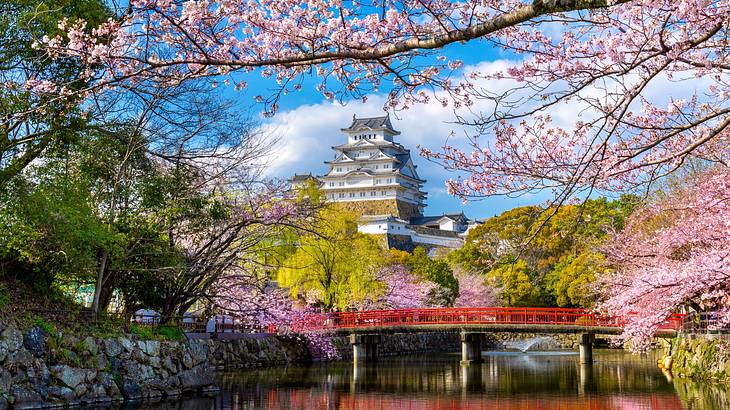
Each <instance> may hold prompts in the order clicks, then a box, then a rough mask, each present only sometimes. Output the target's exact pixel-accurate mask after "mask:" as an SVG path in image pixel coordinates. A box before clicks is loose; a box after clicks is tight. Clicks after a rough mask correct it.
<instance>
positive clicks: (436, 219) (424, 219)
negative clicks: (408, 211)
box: [410, 212, 468, 225]
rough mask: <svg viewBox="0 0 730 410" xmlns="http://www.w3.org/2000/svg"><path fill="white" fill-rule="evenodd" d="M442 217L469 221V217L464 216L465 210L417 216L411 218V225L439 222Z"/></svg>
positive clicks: (464, 221) (457, 220)
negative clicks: (454, 212)
mask: <svg viewBox="0 0 730 410" xmlns="http://www.w3.org/2000/svg"><path fill="white" fill-rule="evenodd" d="M442 219H451V220H452V221H454V222H457V223H467V221H468V219H467V218H466V216H464V213H463V212H460V213H458V214H443V215H433V216H421V217H417V218H411V221H410V222H411V225H428V224H430V223H435V222H439V221H441V220H442Z"/></svg>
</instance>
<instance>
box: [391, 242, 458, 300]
mask: <svg viewBox="0 0 730 410" xmlns="http://www.w3.org/2000/svg"><path fill="white" fill-rule="evenodd" d="M395 256H396V257H397V258H403V259H405V264H406V265H407V266H408V267H409V268H410V270H411V272H412V273H413V274H414V275H416V276H417V277H419V278H421V279H422V280H425V281H429V282H433V283H434V284H436V285H437V287H435V288H434V289H433V290H432V291H431V295H430V299H431V300H430V304H432V305H437V306H452V305H453V304H454V300H455V299H456V297H457V296H458V295H459V281H458V280H456V278H455V277H454V274H453V272H452V271H451V267H450V266H449V264H448V262H446V261H445V260H442V259H432V258H430V257H429V256H428V253H427V252H426V249H425V248H423V247H421V246H418V247H416V248H415V249H414V250H413V253H412V254H410V255H409V254H407V253H406V254H405V257H404V255H402V254H398V253H397V252H396V253H395Z"/></svg>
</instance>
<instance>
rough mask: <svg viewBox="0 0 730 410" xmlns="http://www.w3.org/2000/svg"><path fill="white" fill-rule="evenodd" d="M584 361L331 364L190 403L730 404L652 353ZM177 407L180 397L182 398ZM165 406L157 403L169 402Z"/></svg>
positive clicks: (264, 377)
mask: <svg viewBox="0 0 730 410" xmlns="http://www.w3.org/2000/svg"><path fill="white" fill-rule="evenodd" d="M595 353H596V356H595V358H596V362H595V363H594V364H593V365H592V366H591V365H580V364H578V357H577V355H576V354H573V353H571V352H567V353H558V352H551V353H550V354H545V353H542V354H541V353H528V354H522V353H505V352H494V353H485V355H484V363H482V364H478V365H473V364H472V365H461V364H460V363H459V356H457V355H429V356H419V357H404V358H396V359H382V360H381V361H380V362H378V363H376V364H368V365H360V366H357V367H354V366H353V365H352V363H346V362H343V363H330V364H322V365H313V366H309V367H288V368H283V367H282V368H275V369H266V370H260V371H246V372H236V373H224V374H221V375H220V383H221V387H222V391H221V392H220V393H219V394H218V395H217V396H216V397H215V398H214V399H210V400H201V399H199V400H195V401H187V402H184V403H183V404H182V407H175V408H183V409H189V410H198V409H201V410H202V409H250V410H278V409H282V410H283V409H301V410H305V409H306V410H310V409H327V410H330V409H332V410H334V409H342V410H347V409H352V410H355V409H357V410H361V409H362V410H366V409H382V410H407V409H424V410H432V409H433V410H436V409H501V410H505V409H531V410H532V409H542V410H553V409H555V410H557V409H560V410H566V409H568V410H584V409H591V410H602V409H611V410H629V409H631V410H635V409H636V410H639V409H652V410H674V409H692V410H694V409H697V410H715V409H718V410H719V409H728V408H730V400H728V397H730V396H729V395H728V389H727V386H724V387H718V386H712V385H708V384H701V383H688V382H686V381H683V380H681V379H674V381H671V380H668V379H667V377H665V375H663V374H662V373H661V371H659V369H657V368H656V365H655V363H656V362H655V358H654V357H653V356H645V357H640V356H634V355H630V354H628V353H625V352H621V351H596V352H595ZM178 405H180V404H178ZM166 406H167V405H166V404H158V405H156V406H151V407H154V408H160V409H163V408H166Z"/></svg>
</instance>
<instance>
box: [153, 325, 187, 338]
mask: <svg viewBox="0 0 730 410" xmlns="http://www.w3.org/2000/svg"><path fill="white" fill-rule="evenodd" d="M157 336H158V337H159V338H160V339H162V340H174V341H181V340H185V333H184V332H183V331H182V329H180V328H179V327H175V326H160V327H158V328H157Z"/></svg>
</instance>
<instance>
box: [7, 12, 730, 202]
mask: <svg viewBox="0 0 730 410" xmlns="http://www.w3.org/2000/svg"><path fill="white" fill-rule="evenodd" d="M729 11H730V1H728V0H533V1H520V0H508V1H505V0H468V1H463V2H452V1H446V0H390V1H385V2H380V1H378V2H375V1H373V2H370V1H365V0H363V1H352V2H343V1H342V0H327V1H319V0H318V1H313V0H286V1H281V0H276V1H274V0H257V1H253V0H248V1H244V0H235V1H221V0H210V1H205V2H198V1H173V0H135V1H131V2H130V3H129V6H128V7H127V8H126V9H124V11H123V13H121V15H120V16H118V17H117V18H114V19H110V20H108V21H107V22H106V23H104V24H101V25H100V26H98V27H95V28H93V29H92V28H90V27H86V23H85V22H84V21H81V20H76V21H67V20H63V21H61V22H59V26H60V27H61V28H62V29H63V30H64V31H65V33H66V34H65V35H64V36H58V37H54V38H43V39H38V43H37V46H38V47H45V48H46V49H47V50H48V51H49V53H50V55H51V56H54V57H58V56H66V57H67V56H73V57H76V58H78V59H79V60H80V61H82V62H83V63H84V64H86V66H87V67H88V70H87V72H86V75H87V76H88V77H89V78H92V79H93V81H91V83H92V86H90V87H89V88H87V89H86V90H80V91H74V92H75V93H79V92H87V91H90V90H92V89H95V88H99V87H105V86H109V85H116V86H124V87H134V85H135V84H141V83H153V84H157V85H159V86H166V85H169V84H171V83H177V82H181V81H186V80H187V79H190V78H194V77H203V76H208V77H214V79H213V80H211V81H212V82H213V84H214V85H216V84H218V83H219V82H222V83H224V84H229V85H231V86H232V87H235V88H244V87H246V84H247V83H246V80H245V78H246V76H245V75H238V76H236V75H234V74H236V73H247V72H251V71H253V70H259V71H260V73H261V74H262V75H263V76H264V77H270V78H272V81H275V82H276V83H277V85H278V86H277V87H276V89H275V91H274V92H273V93H272V94H270V95H257V96H256V97H255V99H256V100H257V101H260V102H262V103H264V104H265V106H266V112H267V113H269V114H273V113H274V112H275V111H276V109H277V105H278V99H279V98H280V97H281V96H283V95H286V94H288V93H291V92H295V91H297V90H299V89H300V88H301V87H302V84H303V81H304V80H305V79H306V78H307V77H309V76H315V77H317V79H318V82H319V85H318V89H319V90H320V91H321V92H322V93H323V95H324V96H325V97H327V98H338V97H340V98H344V97H347V96H351V97H366V96H367V94H368V93H372V92H377V91H378V90H383V91H385V92H387V93H388V95H389V99H388V103H387V105H388V107H391V108H408V107H410V106H412V105H413V104H417V103H427V102H429V101H433V100H434V99H435V100H437V101H438V102H440V103H441V104H443V105H445V106H448V105H452V106H454V107H456V108H459V107H464V106H466V107H469V108H471V109H472V111H473V114H474V115H473V116H470V117H468V118H467V117H461V120H462V121H463V122H465V123H467V124H469V125H473V126H474V128H473V132H472V133H471V135H470V137H471V145H472V147H471V148H472V149H471V150H466V151H465V150H462V149H459V148H456V147H451V146H444V147H443V150H441V151H435V152H432V151H429V150H423V154H424V155H426V156H427V157H429V158H431V159H433V160H435V161H439V162H441V163H443V164H444V165H445V166H446V167H447V168H449V169H452V170H454V171H457V172H462V173H464V178H461V179H456V180H452V181H450V183H449V188H450V191H451V192H452V193H455V194H457V195H461V196H463V197H472V196H485V195H486V196H490V195H499V194H512V195H514V194H524V193H527V192H530V191H533V190H539V189H545V188H551V189H554V190H555V191H556V198H557V200H558V202H561V203H562V202H563V201H565V200H566V199H568V198H570V197H573V196H575V195H576V194H579V193H586V194H587V193H590V192H592V191H593V190H595V189H626V188H630V187H636V186H642V185H644V184H647V183H651V182H652V181H654V180H656V179H657V178H660V177H661V176H663V175H665V174H667V173H670V172H672V171H673V170H675V169H676V168H677V167H678V166H679V165H681V164H682V163H683V162H684V161H685V160H686V159H687V158H689V157H700V158H703V159H706V160H711V161H717V162H723V163H725V162H726V161H727V155H728V152H727V151H728V146H730V144H728V130H729V129H730V128H729V126H730V116H728V112H729V111H730V108H729V107H728V102H729V100H728V99H729V98H730V88H729V87H728V75H727V74H728V72H727V71H728V68H730V62H729V60H728V59H729V58H730V57H729V56H730V54H729V53H728V50H727V47H728V46H727V37H728V28H729V27H728V26H729V24H730V23H728V19H727V15H728V14H730V13H729ZM470 41H476V42H481V43H483V44H485V45H486V46H487V47H499V48H503V49H505V50H507V51H508V52H509V53H512V55H518V56H520V55H521V56H523V57H524V60H523V61H522V62H520V63H518V64H516V65H514V66H513V67H511V68H509V69H508V70H506V71H505V72H480V71H478V70H464V69H463V67H462V63H461V61H458V60H454V59H450V58H448V57H446V48H447V46H449V45H452V44H455V43H463V42H470ZM98 67H102V68H101V69H99V68H98ZM483 80H486V86H485V85H484V84H485V83H484V81H483ZM497 81H507V82H508V83H509V84H512V86H509V87H508V88H507V90H505V91H502V92H495V91H494V90H493V87H492V85H493V84H495V82H497ZM662 81H664V83H663V82H662ZM666 81H669V82H672V81H674V82H676V83H677V84H679V85H681V84H683V83H685V82H688V81H692V87H682V86H676V87H672V86H666V85H665V84H666ZM25 86H26V87H28V89H29V90H31V92H37V93H41V94H46V93H53V92H57V93H60V94H61V95H63V94H64V93H68V92H71V91H68V89H64V88H63V85H62V84H52V83H51V84H49V83H48V81H47V80H41V79H38V80H35V79H30V80H29V81H26V83H25ZM657 86H661V87H662V88H663V89H662V92H663V93H664V96H663V97H662V98H654V96H652V95H651V93H650V92H649V91H650V90H652V88H653V87H657ZM479 100H485V101H489V102H490V103H491V104H487V105H486V106H484V105H479V106H478V107H477V106H475V101H479ZM566 104H568V105H566ZM485 107H486V108H485ZM561 109H563V110H564V109H572V110H574V111H575V112H576V118H575V120H574V121H573V122H572V123H568V124H554V123H553V121H552V116H551V113H552V112H554V110H561ZM551 110H552V111H551ZM581 112H584V113H585V114H584V115H579V114H580V113H581ZM18 115H23V113H18ZM485 134H486V135H490V136H491V138H488V139H486V140H484V139H482V138H479V137H480V136H483V135H485Z"/></svg>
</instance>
